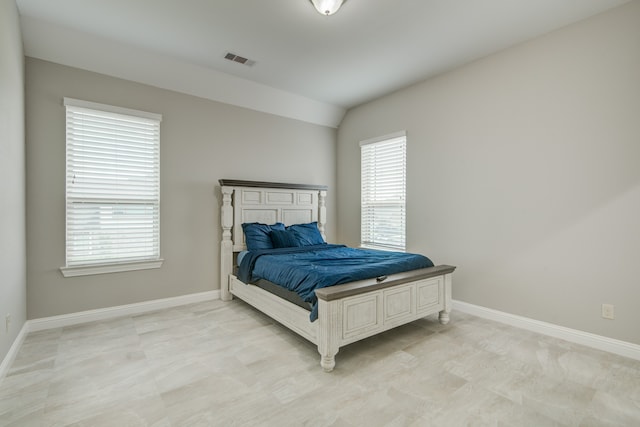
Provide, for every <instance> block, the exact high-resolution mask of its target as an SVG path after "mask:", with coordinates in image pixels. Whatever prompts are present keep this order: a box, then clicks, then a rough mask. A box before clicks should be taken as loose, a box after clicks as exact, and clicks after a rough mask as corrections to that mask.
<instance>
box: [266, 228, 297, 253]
mask: <svg viewBox="0 0 640 427" xmlns="http://www.w3.org/2000/svg"><path fill="white" fill-rule="evenodd" d="M269 236H270V237H271V243H272V244H273V247H274V249H278V248H293V247H296V246H301V245H300V244H299V243H298V234H297V233H296V232H295V231H294V230H271V233H269Z"/></svg>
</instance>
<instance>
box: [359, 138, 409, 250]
mask: <svg viewBox="0 0 640 427" xmlns="http://www.w3.org/2000/svg"><path fill="white" fill-rule="evenodd" d="M406 145H407V139H406V134H405V133H404V132H400V133H397V134H393V135H388V136H385V137H381V138H376V139H373V140H368V141H363V142H361V143H360V150H361V157H360V159H361V174H362V176H361V185H362V188H361V197H362V201H361V245H362V246H371V247H380V248H388V249H393V250H404V249H405V222H406V221H405V218H406V215H405V193H406Z"/></svg>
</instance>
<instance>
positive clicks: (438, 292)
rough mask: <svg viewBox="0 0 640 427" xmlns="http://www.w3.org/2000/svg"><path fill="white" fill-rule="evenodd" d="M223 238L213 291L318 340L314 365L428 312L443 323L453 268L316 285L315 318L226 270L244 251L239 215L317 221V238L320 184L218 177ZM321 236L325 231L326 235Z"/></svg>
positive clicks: (325, 364) (328, 363) (327, 363)
mask: <svg viewBox="0 0 640 427" xmlns="http://www.w3.org/2000/svg"><path fill="white" fill-rule="evenodd" d="M220 187H221V190H222V208H221V223H222V241H221V243H220V282H221V286H220V295H221V299H222V300H224V301H229V300H231V299H232V297H233V295H235V296H236V297H238V298H240V299H241V300H243V301H245V302H246V303H248V304H250V305H252V306H253V307H255V308H257V309H258V310H260V311H262V312H263V313H265V314H267V315H268V316H270V317H272V318H273V319H275V320H277V321H278V322H280V323H281V324H283V325H284V326H286V327H288V328H289V329H291V330H292V331H294V332H296V333H298V334H299V335H301V336H303V337H304V338H306V339H307V340H309V341H311V342H312V343H314V344H316V345H317V346H318V352H319V353H320V356H321V358H320V365H321V366H322V368H323V369H324V370H325V371H326V372H329V371H331V370H333V368H334V366H335V355H336V354H337V353H338V350H339V349H340V347H342V346H345V345H347V344H350V343H352V342H355V341H358V340H361V339H363V338H367V337H369V336H372V335H375V334H378V333H380V332H383V331H386V330H388V329H391V328H394V327H396V326H400V325H404V324H406V323H409V322H412V321H414V320H417V319H419V318H422V317H425V316H428V315H430V314H433V313H439V319H440V323H442V324H446V323H448V322H449V313H450V311H451V276H452V273H453V271H454V270H455V267H452V266H448V265H440V266H435V267H431V268H423V269H420V270H413V271H409V272H405V273H399V274H393V275H389V276H388V278H387V279H386V280H384V281H382V282H377V281H376V280H375V279H369V280H361V281H357V282H351V283H346V284H343V285H337V286H332V287H328V288H321V289H317V290H316V296H317V297H318V320H317V321H315V322H311V321H309V312H308V311H307V310H305V309H303V308H301V307H299V306H297V305H295V304H293V303H291V302H289V301H286V300H284V299H282V298H280V297H278V296H275V295H273V294H271V293H269V292H267V291H265V290H263V289H261V288H259V287H257V286H254V285H248V284H245V283H243V282H241V281H240V280H238V278H237V277H236V276H235V275H234V274H233V272H234V269H233V267H234V259H235V257H234V253H238V252H240V251H244V250H246V246H245V242H244V233H243V231H242V223H243V222H260V223H264V224H274V223H276V222H283V223H284V224H285V225H291V224H300V223H308V222H312V221H317V222H318V228H319V230H320V232H321V234H322V236H323V237H325V234H324V229H325V223H326V206H325V197H326V194H327V187H325V186H319V185H300V184H282V183H273V182H257V181H239V180H228V179H221V180H220ZM325 240H326V237H325Z"/></svg>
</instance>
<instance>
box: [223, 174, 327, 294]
mask: <svg viewBox="0 0 640 427" xmlns="http://www.w3.org/2000/svg"><path fill="white" fill-rule="evenodd" d="M219 183H220V187H221V190H222V207H221V210H220V222H221V224H222V241H221V243H220V280H221V283H220V285H221V286H220V290H221V298H222V299H223V300H228V299H231V295H230V294H228V280H229V275H230V274H231V273H232V271H233V253H234V252H239V251H243V250H246V245H245V240H244V233H243V231H242V223H244V222H260V223H263V224H274V223H276V222H282V223H284V224H285V225H291V224H302V223H308V222H313V221H317V222H318V229H319V230H320V233H321V234H322V237H323V238H325V240H326V236H325V233H324V228H325V223H326V216H327V214H326V212H327V209H326V206H325V200H326V195H327V186H325V185H308V184H285V183H279V182H263V181H241V180H231V179H221V180H219ZM225 288H226V289H227V291H226V293H227V294H228V295H225Z"/></svg>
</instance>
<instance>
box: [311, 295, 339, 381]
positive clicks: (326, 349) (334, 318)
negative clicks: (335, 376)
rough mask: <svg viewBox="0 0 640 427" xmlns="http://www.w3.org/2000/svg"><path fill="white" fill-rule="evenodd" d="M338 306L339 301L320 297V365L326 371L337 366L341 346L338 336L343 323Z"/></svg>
mask: <svg viewBox="0 0 640 427" xmlns="http://www.w3.org/2000/svg"><path fill="white" fill-rule="evenodd" d="M338 308H339V305H338V301H324V300H322V299H320V298H318V320H317V322H319V325H318V352H319V353H320V366H322V369H324V371H325V372H331V371H333V368H334V367H335V366H336V354H337V353H338V350H339V348H340V346H339V345H338V336H339V334H340V329H341V327H342V324H341V323H340V322H341V320H340V316H339V313H338Z"/></svg>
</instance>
